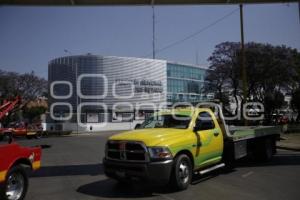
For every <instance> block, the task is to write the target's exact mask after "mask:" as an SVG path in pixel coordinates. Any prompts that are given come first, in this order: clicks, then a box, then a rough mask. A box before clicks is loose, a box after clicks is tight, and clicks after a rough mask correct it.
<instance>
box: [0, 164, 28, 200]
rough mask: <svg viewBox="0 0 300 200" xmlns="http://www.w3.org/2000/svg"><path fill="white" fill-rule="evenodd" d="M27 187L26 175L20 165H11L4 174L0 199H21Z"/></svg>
mask: <svg viewBox="0 0 300 200" xmlns="http://www.w3.org/2000/svg"><path fill="white" fill-rule="evenodd" d="M27 188H28V177H27V174H26V172H25V170H24V168H23V167H22V166H20V165H17V166H14V167H12V168H11V169H10V170H9V172H8V173H7V175H6V179H5V182H4V185H3V186H1V188H0V199H3V200H23V199H24V198H25V195H26V192H27Z"/></svg>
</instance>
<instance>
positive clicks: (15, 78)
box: [0, 70, 48, 101]
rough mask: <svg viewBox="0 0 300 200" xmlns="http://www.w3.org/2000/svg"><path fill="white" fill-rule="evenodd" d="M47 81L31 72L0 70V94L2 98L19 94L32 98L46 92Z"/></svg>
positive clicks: (27, 98) (23, 97)
mask: <svg viewBox="0 0 300 200" xmlns="http://www.w3.org/2000/svg"><path fill="white" fill-rule="evenodd" d="M47 84H48V83H47V81H46V80H45V79H43V78H40V77H38V76H36V75H35V73H34V72H33V71H32V72H31V73H25V74H19V73H16V72H6V71H2V70H0V96H1V97H2V99H6V98H10V97H16V96H21V97H22V99H23V100H25V101H29V100H33V99H35V98H37V97H39V96H41V95H43V94H44V93H46V92H47V87H48V86H47Z"/></svg>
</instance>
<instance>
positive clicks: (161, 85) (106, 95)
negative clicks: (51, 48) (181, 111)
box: [48, 54, 206, 124]
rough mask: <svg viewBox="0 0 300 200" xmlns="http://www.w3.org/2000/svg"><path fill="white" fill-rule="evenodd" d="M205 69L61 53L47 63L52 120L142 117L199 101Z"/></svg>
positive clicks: (113, 119) (158, 62) (89, 120)
mask: <svg viewBox="0 0 300 200" xmlns="http://www.w3.org/2000/svg"><path fill="white" fill-rule="evenodd" d="M205 73H206V69H204V68H202V67H200V66H195V65H187V64H180V63H174V62H169V61H165V60H153V59H145V58H127V57H115V56H99V55H91V54H87V55H78V56H66V57H60V58H56V59H53V60H51V61H50V62H49V66H48V80H49V94H50V97H49V107H50V114H51V117H50V119H49V120H48V121H49V122H51V123H60V122H70V123H76V122H78V120H80V123H82V124H89V123H102V122H104V121H105V122H114V121H126V120H128V116H130V117H131V119H132V120H140V119H141V120H142V119H144V118H145V117H146V116H147V114H149V113H152V112H153V111H155V110H158V109H160V108H163V107H168V106H170V105H172V104H174V103H176V102H191V103H198V102H200V101H202V100H204V99H205V96H204V94H203V86H204V77H205Z"/></svg>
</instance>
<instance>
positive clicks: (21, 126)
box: [0, 122, 42, 140]
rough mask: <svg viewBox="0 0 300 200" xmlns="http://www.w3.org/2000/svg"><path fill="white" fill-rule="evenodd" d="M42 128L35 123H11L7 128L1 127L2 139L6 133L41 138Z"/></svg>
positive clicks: (0, 134) (0, 136)
mask: <svg viewBox="0 0 300 200" xmlns="http://www.w3.org/2000/svg"><path fill="white" fill-rule="evenodd" d="M41 132H42V130H41V129H40V128H38V127H37V126H35V125H26V124H25V123H23V122H20V123H10V124H9V125H8V127H7V128H0V140H1V138H2V137H4V136H5V135H12V136H13V137H19V136H25V137H27V138H28V139H31V138H33V137H34V138H40V136H41Z"/></svg>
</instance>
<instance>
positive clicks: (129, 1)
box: [0, 0, 299, 5]
mask: <svg viewBox="0 0 300 200" xmlns="http://www.w3.org/2000/svg"><path fill="white" fill-rule="evenodd" d="M298 1H299V0H0V4H1V5H152V4H155V5H196V4H240V3H246V4H251V3H287V2H298Z"/></svg>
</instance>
